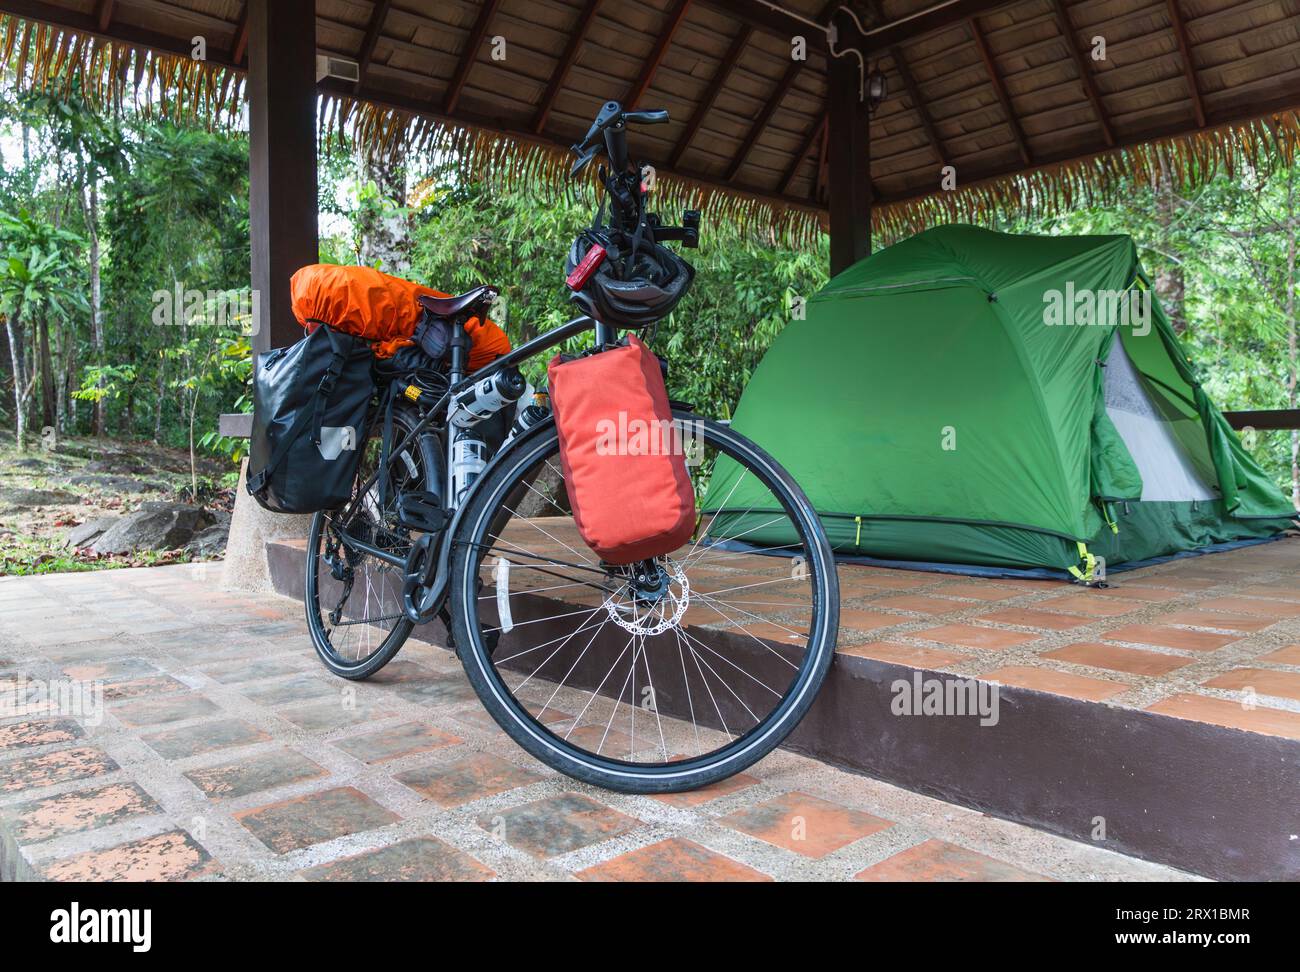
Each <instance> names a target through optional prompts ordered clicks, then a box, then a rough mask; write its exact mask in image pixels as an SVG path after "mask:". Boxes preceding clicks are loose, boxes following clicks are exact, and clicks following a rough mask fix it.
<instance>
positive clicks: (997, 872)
mask: <svg viewBox="0 0 1300 972" xmlns="http://www.w3.org/2000/svg"><path fill="white" fill-rule="evenodd" d="M856 877H857V879H858V880H859V881H1046V880H1048V879H1047V878H1045V877H1043V876H1042V875H1041V874H1035V873H1033V872H1032V871H1022V870H1021V869H1020V868H1018V867H1015V866H1014V865H1012V864H1008V863H1006V862H1005V861H999V860H996V859H994V858H992V857H986V856H985V855H983V854H980V853H977V852H976V851H973V850H969V849H967V848H965V847H959V846H957V845H956V844H949V843H948V842H947V841H943V840H937V839H934V838H931V839H930V840H927V841H926V842H925V843H923V844H917V845H916V846H915V847H909V848H908V849H907V850H905V851H900V852H899V853H897V854H895V855H894V856H893V857H888V858H886V859H885V860H883V861H881V862H880V863H879V864H872V865H871V866H870V867H869V868H867V869H866V870H865V871H859V872H858V873H857V875H856Z"/></svg>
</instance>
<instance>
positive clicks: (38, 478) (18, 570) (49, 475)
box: [0, 433, 235, 576]
mask: <svg viewBox="0 0 1300 972" xmlns="http://www.w3.org/2000/svg"><path fill="white" fill-rule="evenodd" d="M197 473H198V496H197V498H196V497H195V496H194V495H193V488H192V480H191V475H190V457H189V453H188V452H186V451H185V450H183V449H170V448H167V447H165V446H160V445H156V444H154V443H152V442H125V441H119V440H115V439H108V438H105V439H94V438H70V439H60V440H58V441H57V442H54V443H50V442H48V441H42V440H40V439H37V440H36V441H35V442H34V443H29V444H28V448H27V450H26V451H24V452H21V453H20V452H18V451H17V449H16V448H15V447H14V438H13V435H12V433H8V434H4V435H3V436H0V576H3V575H6V574H43V573H55V572H59V571H69V570H96V569H103V568H109V567H139V566H147V565H151V564H160V563H181V562H185V561H188V560H191V559H194V558H193V557H192V556H191V555H190V554H188V553H185V552H183V551H181V550H169V551H142V552H138V553H133V554H121V555H100V554H96V553H94V552H92V551H91V550H90V549H89V548H88V547H86V548H76V547H69V546H67V545H66V542H67V537H68V533H69V531H71V530H72V529H73V528H74V527H77V526H80V525H81V524H83V523H86V522H88V521H91V520H95V519H98V518H100V517H104V516H110V515H113V514H120V513H129V512H132V511H134V510H137V509H139V508H140V506H141V504H143V503H146V502H149V501H159V500H161V501H170V502H178V503H195V502H197V503H198V504H200V505H202V506H205V507H207V508H208V509H209V510H224V511H227V512H228V511H229V510H230V509H231V507H232V506H233V504H234V480H235V470H234V467H233V466H232V465H231V464H230V463H228V462H223V461H221V460H219V459H214V458H212V457H207V456H201V457H199V459H198V462H197Z"/></svg>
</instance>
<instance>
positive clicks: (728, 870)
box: [576, 837, 772, 883]
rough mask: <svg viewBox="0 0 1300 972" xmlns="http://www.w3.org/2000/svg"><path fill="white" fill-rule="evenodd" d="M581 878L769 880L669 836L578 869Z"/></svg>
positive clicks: (736, 862)
mask: <svg viewBox="0 0 1300 972" xmlns="http://www.w3.org/2000/svg"><path fill="white" fill-rule="evenodd" d="M576 876H577V877H579V878H581V879H582V880H584V881H689V882H691V883H696V882H707V881H727V882H731V881H770V880H772V879H771V878H770V877H768V876H767V875H766V874H763V873H762V872H760V871H756V870H754V869H753V868H752V867H748V866H746V865H744V864H741V863H740V862H738V861H733V860H732V859H731V858H730V857H725V856H723V855H722V854H717V853H714V852H713V851H711V850H709V849H708V848H707V847H701V846H700V845H699V844H697V843H695V841H693V840H686V839H685V838H682V837H670V838H669V839H668V840H661V841H660V842H659V843H657V844H651V845H650V846H649V847H641V848H638V849H637V850H634V851H629V852H628V853H626V854H620V855H619V856H618V857H615V858H612V859H611V860H608V861H605V862H604V863H603V864H597V865H595V866H594V867H589V868H587V869H586V870H585V871H579V872H578V873H577V875H576Z"/></svg>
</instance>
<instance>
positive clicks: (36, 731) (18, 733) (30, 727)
mask: <svg viewBox="0 0 1300 972" xmlns="http://www.w3.org/2000/svg"><path fill="white" fill-rule="evenodd" d="M84 735H85V733H84V732H83V731H82V728H81V726H79V725H77V723H76V722H74V721H73V720H71V719H36V720H33V721H31V722H11V723H9V724H7V725H2V726H0V751H2V750H11V751H13V752H17V751H18V750H20V749H31V748H33V747H35V746H49V745H52V744H54V743H64V742H72V741H73V740H75V739H80V738H81V737H82V736H84Z"/></svg>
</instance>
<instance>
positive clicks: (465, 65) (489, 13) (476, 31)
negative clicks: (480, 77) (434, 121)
mask: <svg viewBox="0 0 1300 972" xmlns="http://www.w3.org/2000/svg"><path fill="white" fill-rule="evenodd" d="M500 5H501V0H484V3H483V6H482V7H480V8H479V12H478V17H477V18H476V19H475V21H474V26H473V27H471V28H470V31H469V39H468V40H467V41H466V42H465V49H464V50H463V51H461V54H460V61H459V62H458V63H457V64H456V73H455V74H453V75H452V76H451V83H450V84H449V85H447V94H446V95H445V96H444V97H443V99H442V110H443V112H445V113H446V114H448V115H450V114H452V113H453V112H455V110H456V105H458V104H459V103H460V96H461V92H463V91H464V90H465V82H466V81H467V80H468V79H469V72H470V70H471V69H472V68H473V67H474V62H475V61H477V60H478V51H479V48H480V47H482V46H483V38H484V37H486V36H487V32H488V27H490V26H491V25H492V18H493V16H495V15H496V12H497V7H499V6H500Z"/></svg>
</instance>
